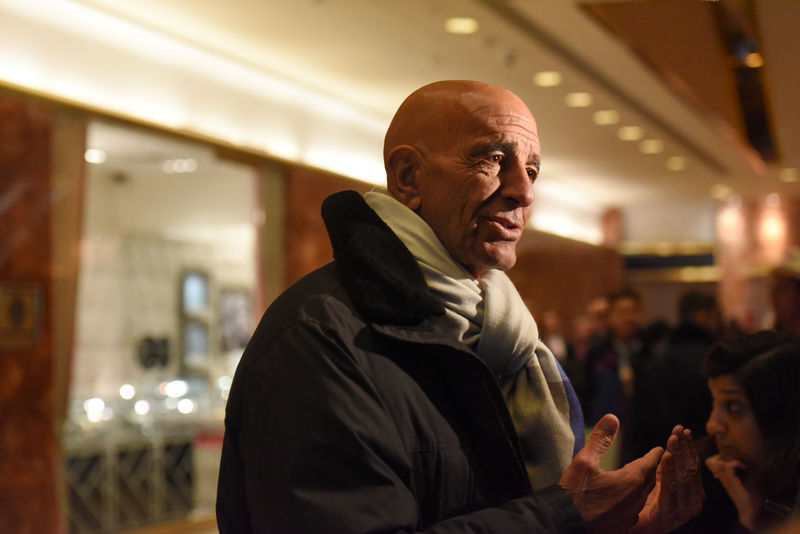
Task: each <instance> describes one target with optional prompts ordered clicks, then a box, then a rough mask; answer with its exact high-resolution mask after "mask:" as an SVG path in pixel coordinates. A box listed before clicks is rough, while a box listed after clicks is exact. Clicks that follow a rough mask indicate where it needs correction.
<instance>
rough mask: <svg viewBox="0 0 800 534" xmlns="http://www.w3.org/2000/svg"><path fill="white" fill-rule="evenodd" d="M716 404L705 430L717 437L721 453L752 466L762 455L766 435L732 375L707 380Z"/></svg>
mask: <svg viewBox="0 0 800 534" xmlns="http://www.w3.org/2000/svg"><path fill="white" fill-rule="evenodd" d="M708 389H710V390H711V396H712V397H713V399H714V407H713V408H712V410H711V415H710V416H709V418H708V422H706V431H707V432H708V434H709V435H710V436H714V440H715V441H716V442H717V448H718V449H719V453H720V455H722V456H723V457H726V458H730V459H737V460H741V461H742V462H743V463H744V464H745V465H752V464H753V463H754V462H757V461H758V460H759V459H760V458H762V449H763V438H762V436H761V431H760V430H759V428H758V423H757V422H756V418H755V414H754V413H753V410H752V408H751V407H750V401H749V400H748V398H747V395H746V394H745V392H744V390H743V389H742V387H741V386H740V385H739V383H738V382H737V381H736V378H735V377H734V376H733V375H721V376H718V377H716V378H709V379H708Z"/></svg>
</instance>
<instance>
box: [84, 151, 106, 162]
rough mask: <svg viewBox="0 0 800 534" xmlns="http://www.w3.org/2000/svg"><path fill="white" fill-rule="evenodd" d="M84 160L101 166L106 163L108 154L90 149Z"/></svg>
mask: <svg viewBox="0 0 800 534" xmlns="http://www.w3.org/2000/svg"><path fill="white" fill-rule="evenodd" d="M83 159H85V160H86V163H92V164H94V165H100V164H101V163H105V162H106V153H105V152H103V151H102V150H100V149H99V148H90V149H89V150H87V151H86V152H85V153H84V154H83Z"/></svg>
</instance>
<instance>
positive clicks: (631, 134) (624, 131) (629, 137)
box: [617, 126, 644, 141]
mask: <svg viewBox="0 0 800 534" xmlns="http://www.w3.org/2000/svg"><path fill="white" fill-rule="evenodd" d="M617 135H618V136H619V138H620V139H622V140H623V141H638V140H639V139H641V138H642V137H644V130H642V129H641V128H640V127H639V126H623V127H622V128H620V129H619V131H618V132H617Z"/></svg>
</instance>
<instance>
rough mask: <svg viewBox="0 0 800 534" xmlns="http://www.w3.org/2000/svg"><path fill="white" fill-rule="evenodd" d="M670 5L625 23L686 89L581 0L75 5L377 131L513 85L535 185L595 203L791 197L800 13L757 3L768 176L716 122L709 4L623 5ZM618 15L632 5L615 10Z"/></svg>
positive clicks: (656, 2)
mask: <svg viewBox="0 0 800 534" xmlns="http://www.w3.org/2000/svg"><path fill="white" fill-rule="evenodd" d="M666 1H668V2H672V3H673V9H672V11H671V14H672V18H671V19H669V20H666V19H664V18H663V16H662V17H659V16H657V11H655V10H653V11H652V12H653V13H654V15H653V16H648V15H647V13H648V11H647V10H646V9H645V10H644V11H642V10H640V14H637V15H636V17H635V18H634V19H632V20H633V21H634V22H636V23H637V27H638V30H639V33H640V34H641V33H642V28H648V27H651V28H653V32H650V34H652V35H654V36H655V35H658V37H659V43H660V44H659V45H658V47H660V48H659V49H660V50H661V54H662V56H664V57H666V58H668V59H669V58H671V59H672V63H673V66H680V65H683V64H689V63H691V64H692V65H693V68H694V71H692V70H691V69H684V70H688V71H689V72H690V73H691V72H693V74H691V76H689V79H685V78H684V79H681V78H679V77H678V76H677V75H676V76H673V77H671V78H669V80H668V83H667V81H665V79H664V78H663V76H667V77H670V76H671V75H672V74H675V71H674V70H670V69H669V68H666V69H664V68H659V65H655V64H653V63H652V62H651V61H648V60H647V58H645V57H643V56H642V55H641V50H639V51H633V50H631V48H629V47H628V46H627V45H626V44H625V43H624V42H623V40H622V38H621V37H620V36H618V35H616V34H615V33H613V32H612V31H611V30H610V29H609V26H608V25H606V24H604V23H601V22H600V21H599V20H598V19H597V18H596V16H594V15H592V14H591V13H590V10H588V9H586V6H585V5H583V4H585V3H582V2H576V1H571V0H505V1H502V0H496V1H493V0H226V1H224V2H220V1H219V0H137V1H136V2H130V1H128V0H81V2H82V3H84V4H88V5H92V6H94V7H99V8H101V9H103V10H106V11H109V12H112V13H114V14H116V15H120V16H123V17H124V18H127V19H128V20H131V21H135V22H137V23H139V24H142V25H144V26H147V27H149V28H151V29H156V30H158V31H160V32H163V33H167V34H169V35H171V36H173V37H178V38H180V39H181V40H183V41H186V42H189V43H191V44H194V45H195V46H198V47H201V48H203V49H206V50H209V51H212V52H215V53H217V54H222V55H225V56H226V57H228V58H229V59H234V60H236V61H238V62H242V63H245V64H247V65H249V66H253V67H257V68H260V69H263V70H265V71H267V72H269V73H272V74H278V75H280V76H283V77H286V78H290V79H292V80H295V81H297V82H299V83H301V84H303V85H306V86H309V87H312V88H314V89H316V90H320V91H323V92H325V93H327V94H329V95H331V96H333V97H335V98H337V99H341V100H344V101H347V102H349V103H351V104H353V105H355V106H358V107H361V108H363V109H365V110H367V111H369V112H371V113H373V114H375V115H376V116H378V117H381V118H385V119H387V120H388V118H389V117H390V116H391V114H392V113H393V112H394V110H395V109H396V107H397V106H398V105H399V103H400V102H401V101H402V99H403V98H404V97H405V96H406V95H407V94H408V93H409V92H411V91H412V90H414V89H415V88H417V87H419V86H421V85H423V84H425V83H427V82H430V81H434V80H439V79H452V78H458V79H465V78H466V79H480V80H484V81H487V82H490V83H494V84H497V85H502V86H505V87H508V88H510V89H512V90H514V91H515V92H517V93H518V94H519V95H520V96H521V97H522V98H523V99H525V100H526V102H527V103H528V104H529V106H530V107H531V109H532V110H533V112H534V114H535V115H536V117H537V120H538V121H539V126H540V134H541V137H542V141H543V147H544V148H543V150H544V152H543V171H542V179H543V180H549V181H552V182H553V183H561V184H564V185H565V186H569V187H572V188H575V189H578V190H580V191H582V192H583V193H584V194H585V195H586V196H588V197H589V198H592V199H596V201H597V203H598V204H600V205H603V206H622V207H629V206H647V205H652V204H665V203H666V204H668V203H680V202H709V203H710V202H712V198H711V195H710V191H711V188H712V186H713V185H715V184H723V185H727V186H729V187H731V188H732V189H733V191H735V192H737V193H740V194H743V195H753V196H763V195H766V194H768V193H771V192H775V191H778V192H782V193H785V194H796V193H797V191H798V190H800V184H794V183H791V184H787V183H784V182H782V181H781V180H780V179H779V173H780V172H781V170H782V169H783V168H784V167H800V130H798V125H800V116H799V113H800V103H798V100H799V99H798V97H797V90H796V88H797V87H798V85H799V84H798V82H800V80H798V77H799V76H800V69H799V68H798V61H797V60H798V57H797V56H798V52H799V51H800V42H798V35H797V31H796V28H800V1H798V2H795V1H793V0H758V1H757V2H755V6H756V12H757V13H758V14H759V16H758V24H759V25H760V27H759V28H758V32H759V35H760V36H761V43H762V46H763V50H762V52H763V55H764V59H765V65H764V67H763V69H762V70H763V79H764V80H765V87H766V89H767V101H768V106H769V109H770V111H771V113H772V120H773V134H774V135H775V138H776V144H777V145H778V147H779V154H780V158H779V161H776V162H773V163H771V164H769V165H767V164H765V163H764V162H763V161H762V160H761V159H760V158H759V157H758V155H757V153H756V152H755V151H754V150H753V149H752V147H749V145H747V143H746V142H744V141H742V136H741V134H740V133H739V130H740V129H739V128H738V125H737V124H735V121H731V120H730V115H729V116H728V117H727V119H728V120H727V121H726V120H722V119H721V117H725V115H726V114H725V112H724V109H726V106H727V109H730V107H731V106H734V105H735V102H734V101H733V100H732V96H731V91H732V89H731V87H730V84H729V83H728V81H727V80H725V79H722V78H721V77H724V73H722V74H720V71H719V70H718V68H719V65H720V63H719V61H720V60H719V54H720V53H721V51H722V47H721V44H720V43H719V42H718V41H717V40H715V39H714V37H713V35H709V33H708V26H706V25H704V24H703V22H702V20H701V19H702V18H703V17H704V16H707V15H708V12H707V9H710V8H711V7H712V6H707V5H704V4H708V3H710V2H704V1H703V0H652V2H651V1H648V0H641V1H639V2H633V4H638V7H642V6H645V5H648V4H652V7H653V8H657V7H663V5H664V2H666ZM721 1H723V2H725V1H728V0H721ZM624 3H631V2H617V4H624ZM591 4H594V5H595V6H597V5H600V4H602V3H601V2H591ZM600 7H602V5H601V6H600ZM617 7H618V6H617ZM676 9H677V11H676ZM453 16H469V17H473V18H475V19H476V20H477V21H478V23H479V29H478V31H477V32H476V33H474V34H472V35H453V34H449V33H447V32H445V31H444V22H445V20H446V19H447V18H449V17H453ZM681 16H684V17H685V20H681V18H680V17H681ZM676 19H677V20H676ZM709 20H710V19H709ZM630 22H631V20H630V19H629V20H628V23H630ZM638 25H641V26H638ZM665 28H675V30H674V31H668V30H665ZM657 30H658V31H657ZM643 33H644V35H645V36H646V35H648V31H647V30H646V29H645V30H644V31H643ZM658 47H657V48H658ZM673 51H674V52H673ZM672 54H674V55H672ZM703 56H708V57H717V58H718V60H717V61H716V62H715V63H714V66H715V68H716V69H717V70H714V68H711V63H710V62H709V63H708V68H703V61H705V60H703V59H702V57H703ZM709 61H710V60H709ZM666 63H669V61H666ZM663 64H664V62H662V64H661V66H662V67H663ZM667 67H669V65H667ZM541 70H558V71H559V72H561V73H562V74H563V83H562V84H561V85H560V86H558V87H553V88H540V87H536V86H535V85H534V84H533V83H532V76H533V74H534V73H536V72H538V71H541ZM678 70H680V69H678ZM684 74H685V73H684ZM572 91H588V92H589V93H591V94H592V96H593V103H592V105H591V106H590V107H588V108H569V107H567V106H566V105H565V104H564V98H565V95H566V94H567V93H569V92H572ZM220 97H221V98H224V95H220ZM715 102H716V103H717V104H719V105H716V106H715V105H714V103H715ZM599 109H615V110H617V111H618V112H619V113H620V115H621V122H620V124H619V125H617V126H596V125H594V124H593V121H592V116H593V113H594V112H595V111H596V110H599ZM721 109H722V110H723V111H720V110H721ZM621 125H637V126H640V127H642V128H643V129H644V131H645V136H646V137H647V138H656V139H660V140H661V141H663V143H664V151H663V152H662V153H660V154H653V155H645V154H642V153H641V152H640V151H639V150H638V148H637V143H631V142H623V141H621V140H619V139H618V138H617V128H618V126H621ZM670 156H681V157H683V158H685V160H686V161H687V167H686V169H685V170H683V171H670V170H668V169H667V167H666V160H667V158H668V157H670Z"/></svg>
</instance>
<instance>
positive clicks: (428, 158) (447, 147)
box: [417, 98, 541, 278]
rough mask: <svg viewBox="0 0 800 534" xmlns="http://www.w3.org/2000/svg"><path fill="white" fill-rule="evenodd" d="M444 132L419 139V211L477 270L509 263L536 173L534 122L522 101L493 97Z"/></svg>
mask: <svg viewBox="0 0 800 534" xmlns="http://www.w3.org/2000/svg"><path fill="white" fill-rule="evenodd" d="M443 137H444V138H443V139H438V140H434V141H433V142H432V143H430V144H426V145H424V146H421V147H418V151H419V153H420V154H421V155H422V159H423V165H422V169H421V172H420V175H419V176H418V179H417V185H418V187H419V194H420V200H421V204H420V207H419V209H418V210H417V213H418V214H419V215H420V216H421V217H422V218H423V219H424V220H425V221H426V222H427V223H428V224H429V225H430V226H431V228H433V230H434V232H436V235H437V236H438V237H439V239H440V240H441V241H442V243H443V244H444V246H445V248H447V250H448V251H449V252H450V255H451V256H452V257H453V258H454V259H455V260H456V261H458V262H459V263H460V264H461V265H463V266H464V267H465V268H466V269H467V270H468V271H469V272H470V273H471V274H472V276H474V277H475V278H480V277H481V276H482V275H483V274H484V273H486V272H487V271H488V270H489V269H499V270H506V269H509V268H510V267H512V266H513V265H514V263H515V262H516V259H517V255H516V246H517V243H518V242H519V240H520V238H521V237H522V231H523V229H524V228H525V224H526V222H527V220H528V217H529V216H530V213H531V207H532V204H533V182H534V181H535V180H536V176H537V175H538V173H539V161H540V154H541V150H540V145H539V136H538V131H537V127H536V122H535V121H534V119H533V116H532V115H531V114H530V111H528V109H527V107H526V106H525V105H524V104H523V103H522V102H521V101H518V100H516V99H511V98H509V99H506V100H503V99H498V100H497V101H492V102H491V103H490V104H485V105H482V106H475V107H474V108H473V109H467V110H466V111H465V113H464V115H463V118H461V117H459V119H458V120H454V121H452V125H449V126H448V129H447V132H446V135H445V136H443Z"/></svg>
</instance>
